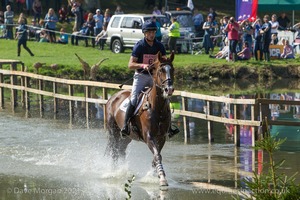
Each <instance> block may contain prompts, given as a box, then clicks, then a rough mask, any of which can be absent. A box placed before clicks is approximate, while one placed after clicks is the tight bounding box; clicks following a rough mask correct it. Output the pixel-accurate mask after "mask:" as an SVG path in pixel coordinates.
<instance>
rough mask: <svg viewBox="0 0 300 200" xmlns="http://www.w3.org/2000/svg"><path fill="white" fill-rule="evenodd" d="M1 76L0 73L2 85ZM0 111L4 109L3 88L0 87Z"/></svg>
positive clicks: (1, 79)
mask: <svg viewBox="0 0 300 200" xmlns="http://www.w3.org/2000/svg"><path fill="white" fill-rule="evenodd" d="M0 69H2V63H0ZM3 81H4V80H3V74H2V73H0V84H1V83H3ZM0 109H4V87H2V86H0Z"/></svg>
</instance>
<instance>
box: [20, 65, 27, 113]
mask: <svg viewBox="0 0 300 200" xmlns="http://www.w3.org/2000/svg"><path fill="white" fill-rule="evenodd" d="M21 71H22V72H24V71H25V66H24V63H21ZM25 78H26V77H24V76H21V86H23V87H24V86H25ZM25 98H26V97H25V89H23V90H22V91H21V101H22V108H25V104H26V103H25V102H26V99H25Z"/></svg>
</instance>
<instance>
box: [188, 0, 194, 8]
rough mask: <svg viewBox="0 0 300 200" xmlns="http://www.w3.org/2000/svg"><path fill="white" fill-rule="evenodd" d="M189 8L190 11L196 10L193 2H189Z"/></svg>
mask: <svg viewBox="0 0 300 200" xmlns="http://www.w3.org/2000/svg"><path fill="white" fill-rule="evenodd" d="M187 7H188V8H189V9H191V10H193V9H194V4H193V0H188V3H187Z"/></svg>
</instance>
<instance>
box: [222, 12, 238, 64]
mask: <svg viewBox="0 0 300 200" xmlns="http://www.w3.org/2000/svg"><path fill="white" fill-rule="evenodd" d="M224 30H226V31H227V32H228V40H229V51H230V52H229V58H230V55H231V56H232V61H233V62H235V61H236V59H237V57H236V56H237V55H236V45H237V43H238V41H239V30H240V25H239V24H238V23H237V22H236V21H235V18H234V17H230V19H229V21H228V24H227V25H226V27H225V29H224Z"/></svg>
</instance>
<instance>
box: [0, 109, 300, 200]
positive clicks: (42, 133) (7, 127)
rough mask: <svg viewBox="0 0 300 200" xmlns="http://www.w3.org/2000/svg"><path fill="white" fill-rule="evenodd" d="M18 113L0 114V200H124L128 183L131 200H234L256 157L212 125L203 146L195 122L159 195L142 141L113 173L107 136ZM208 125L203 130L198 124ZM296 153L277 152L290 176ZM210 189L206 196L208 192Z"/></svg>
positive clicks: (176, 145) (168, 150)
mask: <svg viewBox="0 0 300 200" xmlns="http://www.w3.org/2000/svg"><path fill="white" fill-rule="evenodd" d="M24 116H25V114H24V113H23V112H17V113H15V114H13V113H9V112H5V111H2V112H0V126H1V128H0V163H1V164H0V165H1V167H0V198H1V199H3V200H15V199H22V200H29V199H72V200H73V199H116V200H119V199H126V197H128V194H127V193H126V192H125V191H124V189H125V186H124V185H125V183H128V180H129V179H131V177H132V176H135V180H134V181H133V183H132V188H131V189H130V190H131V191H132V199H136V200H141V199H170V200H171V199H172V200H177V199H178V200H179V199H180V200H182V199H188V200H189V199H214V200H218V199H220V200H221V199H232V195H236V191H237V190H241V186H239V185H238V182H239V181H240V180H241V179H242V178H244V177H246V176H247V177H248V176H251V171H252V169H253V168H257V165H256V163H257V158H256V157H258V155H261V154H260V153H258V152H254V151H253V150H251V148H249V147H248V146H247V141H249V138H251V136H250V137H247V133H249V132H247V131H246V130H245V134H244V136H245V137H242V140H243V141H244V145H242V147H240V148H235V147H234V144H233V141H232V139H230V137H227V130H226V128H225V126H224V125H222V126H221V125H219V126H216V129H217V131H216V134H215V143H212V144H211V145H209V144H207V130H206V129H207V128H206V125H202V124H201V123H203V122H199V121H191V124H193V123H192V122H194V124H196V126H195V129H194V130H193V134H191V137H190V142H189V143H184V138H183V134H182V133H181V134H179V135H177V136H175V137H174V138H172V139H170V140H168V141H167V143H166V144H165V146H164V148H163V150H162V157H163V164H164V168H165V171H166V174H167V179H168V182H169V187H168V190H160V188H159V187H158V178H157V176H156V174H155V173H153V170H152V168H151V162H152V154H151V153H150V151H149V150H148V148H147V147H146V145H145V144H144V143H142V142H136V141H134V142H132V143H131V144H130V145H129V148H128V150H127V157H126V159H125V160H124V161H122V162H120V163H119V164H118V166H115V167H113V166H112V165H111V164H112V162H111V159H110V158H109V157H107V156H105V155H104V152H105V148H106V144H107V135H106V134H107V133H106V132H105V131H104V130H103V129H101V128H91V129H86V128H81V126H76V125H72V126H70V124H69V123H68V121H65V120H53V119H43V118H37V117H33V118H25V117H24ZM203 124H205V123H203ZM299 156H300V152H297V151H280V152H278V153H277V157H276V158H277V159H278V160H280V159H281V158H285V159H286V160H287V161H286V164H285V167H284V168H283V169H282V170H283V171H284V172H285V173H287V174H288V175H291V174H293V173H294V172H295V171H300V169H299V166H300V163H299V159H298V158H299ZM207 188H209V189H207Z"/></svg>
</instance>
